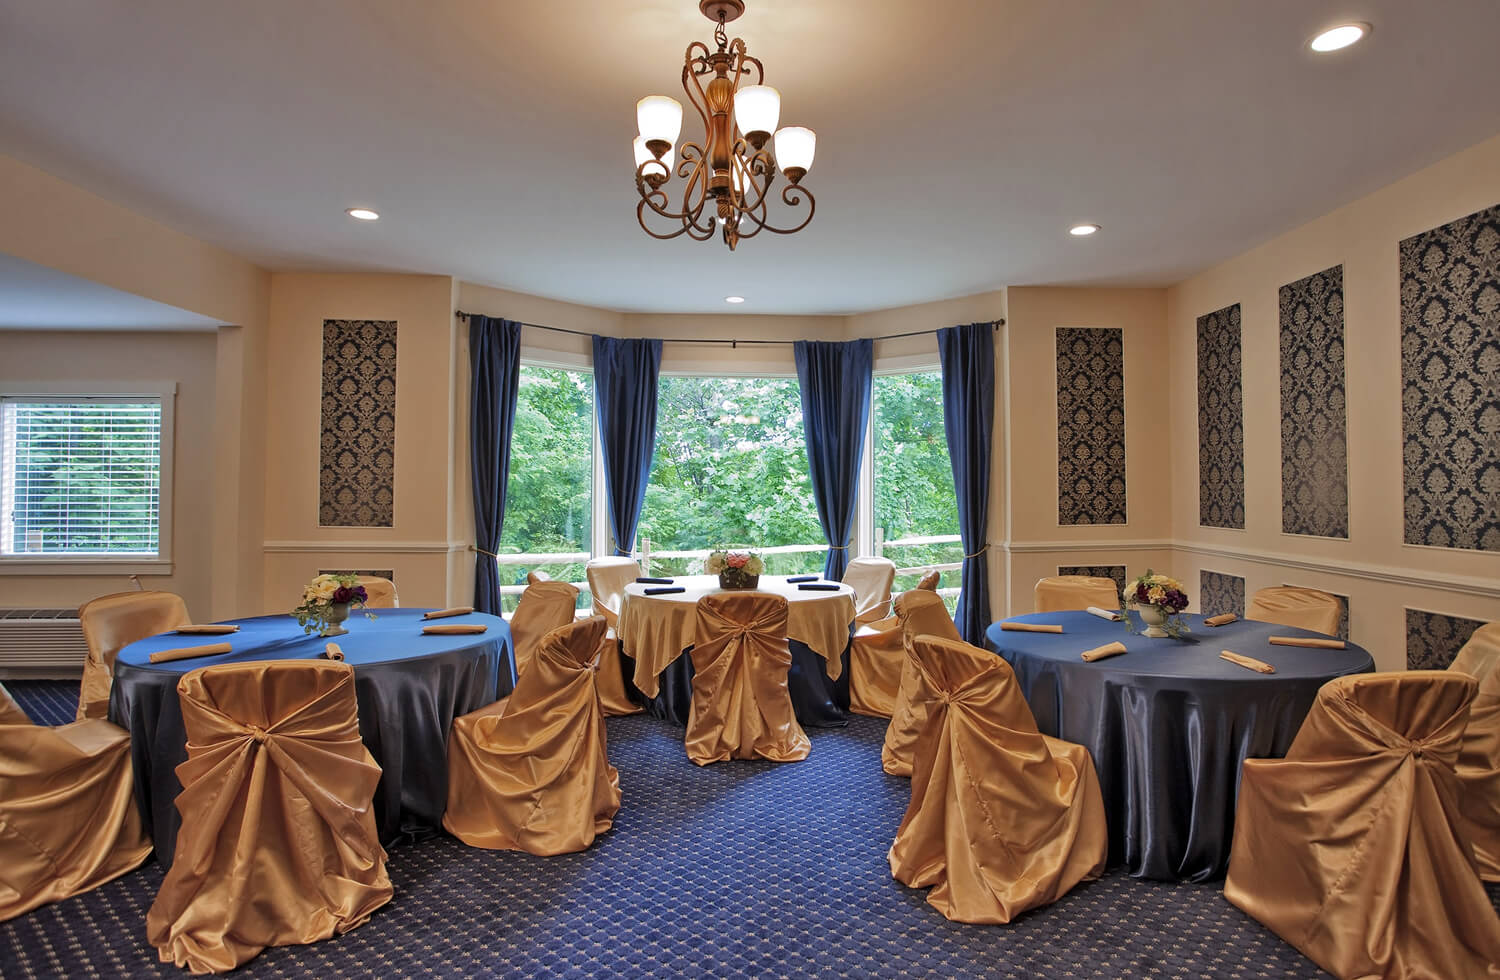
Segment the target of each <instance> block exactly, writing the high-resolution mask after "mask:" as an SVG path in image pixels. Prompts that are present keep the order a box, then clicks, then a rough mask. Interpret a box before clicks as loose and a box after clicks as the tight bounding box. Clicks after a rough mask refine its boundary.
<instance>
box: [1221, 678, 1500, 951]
mask: <svg viewBox="0 0 1500 980" xmlns="http://www.w3.org/2000/svg"><path fill="white" fill-rule="evenodd" d="M1475 688H1476V684H1475V682H1474V679H1473V678H1472V677H1469V676H1467V675H1465V674H1462V673H1455V672H1452V671H1430V670H1412V671H1399V672H1393V673H1384V674H1359V675H1353V676H1348V677H1339V678H1335V679H1334V680H1331V681H1329V682H1328V683H1327V684H1325V685H1323V687H1322V688H1321V689H1320V690H1319V691H1318V697H1317V700H1316V701H1315V702H1314V704H1313V707H1312V710H1311V711H1309V712H1308V715H1307V719H1306V720H1305V721H1304V722H1303V723H1302V728H1301V729H1300V730H1299V731H1298V732H1297V737H1296V739H1295V740H1294V741H1293V742H1292V746H1291V748H1290V749H1289V750H1288V752H1287V754H1286V757H1285V758H1284V759H1246V760H1245V763H1244V767H1243V769H1242V770H1241V775H1240V795H1239V806H1238V810H1237V812H1236V815H1235V821H1234V846H1233V849H1232V851H1231V855H1230V860H1229V877H1228V878H1227V879H1226V881H1225V883H1224V897H1225V898H1227V899H1228V900H1229V901H1230V902H1232V903H1233V904H1235V905H1237V906H1238V907H1239V908H1241V909H1243V910H1244V911H1245V912H1247V913H1249V914H1250V915H1251V916H1253V917H1254V918H1256V919H1258V920H1259V921H1260V922H1261V923H1263V924H1264V925H1266V926H1268V927H1269V928H1270V929H1271V930H1272V931H1273V932H1275V933H1276V934H1277V935H1279V936H1280V937H1281V938H1282V939H1285V940H1286V941H1287V942H1289V943H1291V944H1292V945H1293V946H1295V947H1297V948H1298V949H1299V950H1301V951H1302V952H1303V953H1305V954H1306V955H1307V956H1308V957H1309V958H1310V959H1312V960H1313V962H1315V963H1317V964H1318V965H1319V966H1321V967H1322V968H1323V969H1325V970H1327V971H1328V972H1330V973H1332V974H1333V975H1334V976H1336V977H1410V978H1417V977H1433V978H1437V977H1443V978H1448V977H1452V978H1458V977H1463V978H1466V980H1467V978H1478V977H1497V976H1500V965H1497V964H1500V919H1497V918H1496V916H1495V909H1494V906H1493V905H1492V904H1491V902H1490V900H1489V896H1488V895H1486V893H1485V890H1484V886H1483V885H1482V884H1481V883H1480V880H1479V874H1478V871H1477V870H1476V867H1475V862H1474V855H1473V853H1472V851H1471V850H1470V848H1469V847H1468V845H1467V843H1466V842H1465V841H1464V840H1463V839H1462V837H1460V836H1459V835H1458V834H1457V833H1456V822H1457V819H1458V816H1459V814H1458V806H1457V801H1458V793H1459V787H1458V781H1457V777H1456V776H1455V774H1454V763H1455V761H1456V760H1457V758H1458V755H1459V745H1460V741H1461V739H1462V738H1463V733H1464V727H1465V725H1466V723H1467V722H1468V719H1469V710H1470V702H1471V700H1472V699H1473V697H1474V693H1475Z"/></svg>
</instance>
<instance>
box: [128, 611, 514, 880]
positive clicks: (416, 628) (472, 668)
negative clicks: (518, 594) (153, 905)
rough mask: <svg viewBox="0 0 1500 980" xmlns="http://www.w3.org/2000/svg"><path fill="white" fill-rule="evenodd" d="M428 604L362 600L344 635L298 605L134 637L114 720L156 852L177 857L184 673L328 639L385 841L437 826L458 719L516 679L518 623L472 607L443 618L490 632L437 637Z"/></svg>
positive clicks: (318, 645)
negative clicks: (316, 630)
mask: <svg viewBox="0 0 1500 980" xmlns="http://www.w3.org/2000/svg"><path fill="white" fill-rule="evenodd" d="M425 611H426V610H423V609H380V610H375V613H376V616H377V618H376V619H367V618H365V616H364V615H362V614H361V613H360V612H358V611H355V612H353V613H352V614H351V615H350V616H349V619H348V621H347V622H346V623H344V627H345V628H346V629H347V630H348V631H349V632H348V634H347V635H345V636H338V637H330V638H326V639H325V638H323V637H320V636H317V635H313V636H307V635H304V634H303V632H302V627H300V626H298V625H297V621H296V620H295V619H293V618H292V617H291V616H286V615H282V616H258V617H255V618H252V619H235V620H229V622H231V623H234V624H236V625H238V626H239V632H237V633H231V634H228V635H225V636H190V635H183V634H177V633H163V634H160V635H158V636H151V637H147V638H146V639H144V640H140V641H138V642H135V643H131V644H129V645H128V646H126V647H125V648H124V649H122V650H121V651H120V653H119V656H118V657H117V658H116V660H115V679H114V687H113V689H112V690H111V692H110V698H109V720H110V721H112V722H114V723H115V724H117V725H119V726H120V727H122V728H125V729H127V730H128V731H129V732H130V751H131V761H132V764H133V765H134V768H135V791H136V802H137V803H138V804H139V807H140V811H141V819H142V820H143V821H144V822H145V827H146V832H147V833H148V834H150V835H151V839H152V840H153V842H154V843H155V845H156V855H157V859H158V860H160V861H161V862H162V863H163V864H164V865H169V864H171V862H172V853H173V850H174V848H175V847H176V842H177V829H178V827H179V826H180V825H181V822H182V821H181V817H180V815H179V814H178V812H177V807H176V805H175V802H176V799H177V794H178V793H180V792H181V791H182V784H181V783H179V782H178V781H177V773H176V769H177V766H178V765H179V764H181V763H182V762H184V761H186V760H187V736H186V733H185V732H184V731H183V726H182V711H181V708H180V706H179V704H178V700H177V681H178V679H179V678H181V677H182V675H183V674H186V673H188V672H189V671H193V670H197V669H198V668H200V667H212V666H217V665H220V664H228V663H245V662H248V661H253V660H315V659H317V658H319V657H320V656H321V655H322V653H323V650H324V648H325V647H326V646H327V644H328V642H329V639H332V640H333V641H334V642H336V643H338V645H339V648H340V649H341V650H343V651H344V661H345V662H346V663H348V664H349V665H350V666H351V667H353V668H354V692H355V697H356V698H357V699H358V701H359V734H360V738H361V739H362V740H363V741H364V743H365V746H366V747H367V748H368V749H369V750H370V755H371V756H373V757H374V759H375V762H376V763H378V764H379V766H380V768H381V776H380V784H379V785H378V786H377V787H376V790H375V801H374V810H375V824H376V828H377V829H378V831H379V833H380V840H381V842H382V843H383V844H387V845H389V844H392V843H396V842H397V841H399V840H401V839H403V838H417V837H422V836H426V835H428V834H430V833H433V832H435V831H436V830H437V829H438V828H439V827H440V826H441V823H442V818H443V810H444V809H445V808H446V807H447V804H448V765H447V756H448V730H449V728H450V727H452V724H453V718H454V717H455V716H456V715H462V714H467V713H468V712H470V711H474V710H476V709H479V708H482V707H484V706H485V705H487V704H491V703H493V702H494V701H496V700H498V699H499V698H501V697H504V696H505V695H507V694H509V693H510V692H511V691H512V690H513V689H514V688H515V683H516V674H515V657H514V656H513V653H512V649H511V638H510V626H509V625H508V624H507V623H506V622H505V621H504V620H503V619H501V618H499V617H498V616H489V615H486V614H484V613H470V614H468V615H466V616H453V617H450V618H444V619H441V620H436V621H435V622H439V623H446V624H458V623H483V624H484V625H486V626H488V627H489V629H487V630H486V631H485V632H484V633H479V634H468V635H448V636H427V635H423V634H422V626H423V625H425V624H424V623H423V621H422V614H423V613H424V612H425ZM226 640H227V641H228V642H230V643H231V644H232V645H233V649H232V650H231V651H230V652H229V653H225V654H220V655H218V656H210V657H193V658H190V659H186V660H174V661H170V662H168V663H161V664H153V663H151V662H150V656H151V654H152V653H153V652H155V651H158V650H167V649H171V648H174V647H187V646H200V645H207V644H210V643H218V642H222V641H226Z"/></svg>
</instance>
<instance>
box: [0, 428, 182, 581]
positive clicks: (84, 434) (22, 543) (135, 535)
mask: <svg viewBox="0 0 1500 980" xmlns="http://www.w3.org/2000/svg"><path fill="white" fill-rule="evenodd" d="M0 487H3V493H0V552H3V553H4V554H11V555H58V554H110V555H155V554H156V553H157V549H158V529H159V521H160V506H161V502H160V500H159V495H160V490H161V403H160V402H159V401H149V402H140V401H136V402H126V401H108V400H94V399H91V400H86V401H20V400H7V401H5V402H4V403H3V405H0Z"/></svg>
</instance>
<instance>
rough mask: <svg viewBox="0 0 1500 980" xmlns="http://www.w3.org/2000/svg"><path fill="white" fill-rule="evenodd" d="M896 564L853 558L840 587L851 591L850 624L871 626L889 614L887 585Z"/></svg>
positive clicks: (873, 559)
mask: <svg viewBox="0 0 1500 980" xmlns="http://www.w3.org/2000/svg"><path fill="white" fill-rule="evenodd" d="M895 581H896V563H895V562H893V561H891V560H890V559H889V558H868V557H867V558H855V559H854V560H853V561H851V562H849V567H848V568H846V569H844V584H845V585H847V586H849V587H850V588H851V589H853V590H854V621H855V622H856V623H873V622H876V621H877V620H881V619H885V618H886V617H887V616H889V615H890V614H891V585H892V584H893V583H894V582H895Z"/></svg>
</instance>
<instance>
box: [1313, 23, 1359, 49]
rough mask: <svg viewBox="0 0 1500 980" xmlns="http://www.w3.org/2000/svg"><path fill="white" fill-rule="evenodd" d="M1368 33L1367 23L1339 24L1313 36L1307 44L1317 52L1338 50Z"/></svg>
mask: <svg viewBox="0 0 1500 980" xmlns="http://www.w3.org/2000/svg"><path fill="white" fill-rule="evenodd" d="M1368 33H1370V25H1369V24H1340V25H1338V26H1337V27H1330V28H1329V29H1328V30H1326V31H1324V32H1322V33H1321V34H1319V35H1318V36H1317V37H1314V38H1313V39H1312V40H1311V41H1308V42H1307V46H1308V47H1310V48H1312V49H1313V50H1314V51H1317V52H1319V53H1326V52H1329V51H1338V50H1340V49H1341V48H1347V47H1348V46H1349V45H1351V44H1353V43H1354V42H1356V41H1358V40H1359V39H1360V38H1362V37H1364V36H1365V35H1366V34H1368Z"/></svg>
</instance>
